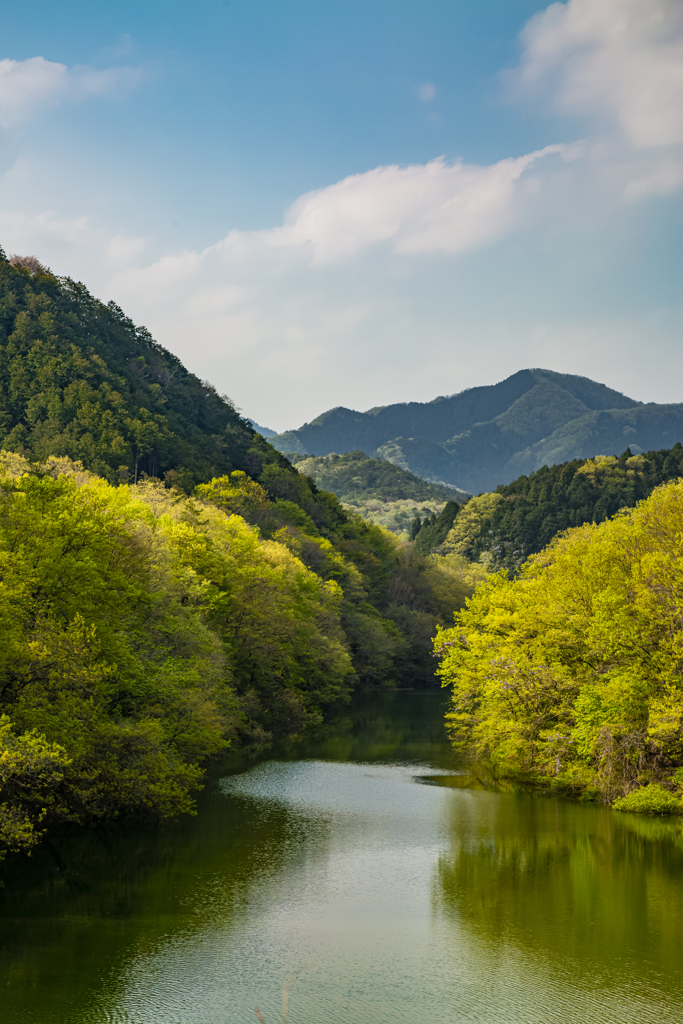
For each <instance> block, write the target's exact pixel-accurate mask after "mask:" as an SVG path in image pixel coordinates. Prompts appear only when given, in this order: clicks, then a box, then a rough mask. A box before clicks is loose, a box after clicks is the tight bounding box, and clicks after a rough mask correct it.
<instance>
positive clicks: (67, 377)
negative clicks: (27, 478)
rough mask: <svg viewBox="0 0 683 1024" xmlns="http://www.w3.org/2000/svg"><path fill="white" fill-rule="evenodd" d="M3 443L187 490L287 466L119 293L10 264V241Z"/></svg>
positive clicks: (0, 422)
mask: <svg viewBox="0 0 683 1024" xmlns="http://www.w3.org/2000/svg"><path fill="white" fill-rule="evenodd" d="M38 266H40V265H39V264H38ZM41 269H44V268H41ZM0 448H5V449H7V450H9V451H16V452H19V453H21V454H23V455H25V456H26V457H27V458H29V459H33V460H36V461H44V459H45V458H47V457H48V456H50V455H63V456H68V457H69V458H72V459H80V460H82V461H83V463H84V465H86V466H87V467H88V469H90V470H92V472H94V473H98V474H99V475H101V476H103V477H104V478H105V479H107V480H109V481H111V482H114V481H119V482H121V481H125V480H128V479H132V480H135V479H136V477H138V476H139V475H140V474H142V473H143V472H144V473H147V474H149V475H151V476H157V477H161V478H167V479H168V480H169V481H172V482H175V483H180V484H181V486H182V487H183V488H184V489H185V490H190V489H191V488H192V487H193V486H194V485H195V484H196V483H199V482H201V481H206V480H210V479H211V477H212V476H217V475H220V474H222V473H226V472H230V471H231V470H235V469H240V470H243V471H245V472H247V473H249V474H251V475H254V474H256V475H258V474H259V473H260V472H261V470H262V469H263V467H264V465H266V464H268V463H271V464H274V465H282V466H286V465H288V463H287V462H286V460H284V459H282V458H281V457H279V456H278V455H277V454H276V453H275V452H274V450H273V449H272V448H271V447H270V446H269V445H268V444H266V442H265V441H264V440H263V438H262V437H261V436H260V435H259V434H257V433H255V432H254V429H253V428H252V427H251V425H250V424H249V423H248V422H247V421H245V420H243V419H242V418H241V417H240V416H239V415H238V413H237V412H236V411H235V409H234V408H233V405H232V403H231V402H230V400H229V399H228V398H226V397H225V396H221V395H219V394H218V393H217V392H216V390H215V388H213V387H212V385H211V384H208V383H207V382H205V381H201V380H199V379H198V378H197V377H195V376H194V374H192V373H190V372H189V371H188V370H187V369H186V368H185V367H184V366H183V364H182V363H181V362H180V360H179V359H178V358H177V357H176V356H174V355H173V354H172V353H171V352H169V351H167V350H166V349H164V348H163V347H162V346H161V345H159V344H158V343H157V342H156V341H155V340H154V339H153V338H152V337H151V335H150V334H149V332H148V331H147V330H145V328H144V327H136V326H135V324H133V322H132V321H131V320H129V319H128V317H126V316H125V315H124V313H123V312H122V310H121V309H119V307H118V306H116V305H115V304H114V303H113V302H110V303H109V304H108V305H105V304H104V303H102V302H99V301H98V300H97V299H95V298H94V297H93V296H92V295H90V293H89V292H88V291H87V289H86V288H85V287H84V286H83V285H82V284H78V283H76V282H74V281H71V280H69V279H63V278H57V277H55V276H54V275H52V274H51V273H50V272H49V271H47V272H45V273H40V272H39V273H32V272H31V271H30V270H29V269H27V268H25V267H22V266H12V265H11V264H10V263H9V262H7V260H6V259H5V258H4V254H2V252H1V250H0Z"/></svg>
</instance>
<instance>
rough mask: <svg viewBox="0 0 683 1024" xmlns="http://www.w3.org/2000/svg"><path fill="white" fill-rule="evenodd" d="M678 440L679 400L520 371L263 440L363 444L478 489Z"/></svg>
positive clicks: (290, 447) (293, 445) (337, 414)
mask: <svg viewBox="0 0 683 1024" xmlns="http://www.w3.org/2000/svg"><path fill="white" fill-rule="evenodd" d="M682 439H683V404H675V405H656V404H648V405H644V404H643V403H641V402H638V401H636V400H634V399H632V398H628V397H627V396H625V395H622V394H621V393H620V392H618V391H614V390H612V389H611V388H608V387H606V386H605V385H604V384H599V383H597V382H596V381H593V380H590V379H589V378H588V377H579V376H575V375H573V374H566V373H555V372H553V371H552V370H543V369H531V370H520V371H519V372H518V373H515V374H513V375H512V376H511V377H508V378H507V379H506V380H504V381H501V382H500V383H499V384H493V385H488V386H485V387H478V388H468V389H467V390H466V391H461V392H460V393H459V394H455V395H451V396H449V397H440V398H435V399H434V400H433V401H431V402H404V403H401V404H397V405H388V406H381V407H378V408H375V409H370V410H368V411H367V412H364V413H362V412H355V411H353V410H351V409H345V408H342V407H339V408H336V409H330V410H329V411H328V412H325V413H323V414H322V415H321V416H318V417H317V418H316V419H315V420H313V422H312V423H305V424H304V425H303V426H302V427H300V428H299V429H298V430H290V431H286V432H285V433H283V434H277V435H275V436H274V437H271V438H270V439H269V440H270V442H271V444H273V445H274V446H275V447H276V448H278V449H279V450H280V451H281V452H298V453H300V454H312V453H315V454H316V455H326V454H329V453H330V452H347V451H351V450H353V449H361V450H362V451H364V452H365V453H366V454H368V455H371V456H374V457H379V458H383V459H386V460H387V461H389V462H393V463H394V464H396V465H398V466H400V467H401V468H403V469H406V470H409V471H410V472H412V473H414V474H415V475H417V476H420V477H423V478H424V479H427V480H432V481H436V482H439V483H446V484H449V485H451V486H455V487H459V488H461V489H462V490H465V491H470V492H474V493H478V492H481V491H490V490H493V489H494V488H495V487H497V486H498V485H499V484H504V483H508V482H510V481H511V480H514V479H515V478H516V477H518V476H520V475H521V474H525V473H526V474H528V473H530V472H533V471H534V470H536V469H538V468H540V467H541V466H542V465H544V464H553V463H557V462H563V461H566V460H570V459H574V458H590V457H592V456H595V455H600V454H612V453H618V452H621V451H623V450H624V448H625V447H626V446H627V445H630V448H631V451H632V452H633V453H634V454H638V453H639V452H642V451H646V450H649V449H654V448H658V447H661V446H662V445H669V446H671V445H672V444H674V443H675V442H676V441H678V440H682Z"/></svg>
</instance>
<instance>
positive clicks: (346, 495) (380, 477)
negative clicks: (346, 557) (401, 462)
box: [289, 451, 467, 533]
mask: <svg viewBox="0 0 683 1024" xmlns="http://www.w3.org/2000/svg"><path fill="white" fill-rule="evenodd" d="M289 457H290V458H291V461H292V463H293V464H294V465H295V466H296V467H297V468H298V470H299V472H301V473H306V474H307V475H308V476H310V477H312V478H313V479H314V480H315V481H316V484H317V485H318V486H320V487H324V488H325V490H328V491H331V492H332V493H333V494H336V495H337V497H338V498H339V500H340V501H341V502H342V503H343V504H344V505H345V506H346V507H347V508H349V509H350V510H351V511H354V512H356V513H358V514H360V515H362V516H363V518H364V519H369V520H370V521H371V522H374V523H377V524H378V525H381V526H384V527H386V528H387V529H390V530H392V531H393V532H394V533H402V532H407V531H408V529H409V527H410V522H411V520H414V519H415V517H416V516H424V517H429V516H431V515H434V514H435V515H438V514H439V513H440V512H441V511H442V509H443V507H444V505H445V503H446V502H448V501H452V500H453V499H455V500H457V501H463V500H465V498H466V497H467V495H466V494H465V493H464V492H462V491H457V490H455V489H453V488H451V487H445V486H443V485H441V484H435V483H430V482H429V481H427V480H422V479H420V478H419V477H417V476H415V475H414V474H413V473H409V472H406V471H405V470H404V469H401V468H400V466H396V465H393V464H392V463H391V462H387V461H386V460H384V459H371V458H368V456H367V455H366V454H365V453H364V452H362V451H353V452H346V454H344V455H337V454H336V452H332V453H331V454H330V455H326V456H323V457H321V458H315V457H313V456H305V455H290V456H289Z"/></svg>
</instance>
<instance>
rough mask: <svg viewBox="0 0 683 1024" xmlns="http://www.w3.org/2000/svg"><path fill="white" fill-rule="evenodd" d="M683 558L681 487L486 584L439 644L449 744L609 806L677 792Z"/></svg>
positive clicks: (665, 489)
mask: <svg viewBox="0 0 683 1024" xmlns="http://www.w3.org/2000/svg"><path fill="white" fill-rule="evenodd" d="M682 556H683V482H678V483H672V484H668V485H664V486H662V487H660V488H658V489H657V490H656V491H655V492H654V493H653V494H652V495H651V497H650V498H648V499H647V500H646V501H644V502H642V503H641V504H640V505H639V506H637V507H636V508H635V509H631V510H627V511H623V512H622V513H620V514H618V515H617V516H615V517H614V518H613V519H611V520H609V521H607V522H605V523H602V524H601V525H600V526H595V525H585V526H582V527H578V528H576V529H573V530H569V531H567V532H566V533H565V534H563V535H562V536H561V537H559V538H558V539H557V540H556V541H554V542H553V543H552V544H551V545H550V546H549V547H548V548H546V549H545V550H544V551H543V552H541V553H540V554H539V555H537V556H534V557H533V558H532V559H531V560H530V561H529V562H528V563H527V565H526V566H525V568H524V569H523V571H522V573H521V575H520V576H519V577H518V578H517V579H516V580H512V581H510V580H508V578H507V576H506V574H505V573H500V574H497V575H494V576H491V577H489V578H488V580H487V581H486V582H484V583H483V584H482V585H481V586H480V587H479V589H478V590H477V591H476V592H475V594H474V596H473V598H472V599H471V600H470V601H469V602H468V607H467V608H466V609H465V610H464V611H461V612H459V613H458V614H457V615H456V617H455V625H454V626H453V627H451V628H449V629H443V630H441V631H440V632H439V635H438V637H437V640H436V642H435V643H436V651H437V652H438V654H439V655H440V657H441V666H440V669H439V671H440V674H441V676H442V678H443V681H444V683H449V684H451V685H452V687H453V705H452V710H451V712H450V714H449V721H450V725H451V728H452V731H453V737H454V741H455V742H456V743H457V744H459V745H460V746H461V748H463V749H466V750H468V751H470V752H471V754H472V755H473V756H474V757H476V758H479V759H482V760H484V761H486V762H488V763H489V764H491V765H492V766H493V767H494V769H495V770H496V771H498V772H499V773H501V774H510V775H522V776H524V775H526V776H528V777H531V778H536V779H539V780H543V781H544V783H546V784H548V783H551V784H554V785H558V786H565V787H571V788H574V789H578V790H583V791H587V792H589V793H593V794H595V795H598V794H599V795H600V796H601V797H602V798H603V799H607V800H612V799H614V798H617V797H620V796H623V795H624V794H627V793H629V792H630V791H632V790H635V789H637V788H638V787H642V786H644V785H647V784H650V783H651V784H653V786H652V789H651V790H650V791H649V792H650V793H651V795H652V799H653V801H654V802H655V803H656V802H657V800H655V797H657V798H658V799H659V802H660V803H661V792H662V791H661V787H662V786H663V787H664V788H665V789H669V790H671V791H673V792H674V793H675V791H676V790H677V787H678V786H679V784H680V783H681V782H683V771H681V769H682V767H683V675H682V674H681V669H682V666H683V628H682V626H683V560H682ZM645 804H647V801H645ZM634 809H635V808H634ZM638 809H647V807H646V806H642V807H640V808H638ZM670 809H671V808H670Z"/></svg>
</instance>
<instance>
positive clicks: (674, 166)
mask: <svg viewBox="0 0 683 1024" xmlns="http://www.w3.org/2000/svg"><path fill="white" fill-rule="evenodd" d="M681 185H683V160H663V161H662V162H661V163H660V164H659V166H657V167H655V168H654V170H652V171H650V172H649V173H648V174H644V175H642V177H640V178H634V179H633V181H630V182H629V183H628V185H626V187H625V188H624V198H625V199H627V200H634V199H642V198H643V197H644V196H666V195H668V194H669V193H670V192H675V190H676V189H677V188H680V186H681Z"/></svg>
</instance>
